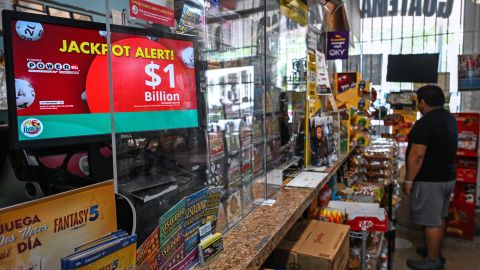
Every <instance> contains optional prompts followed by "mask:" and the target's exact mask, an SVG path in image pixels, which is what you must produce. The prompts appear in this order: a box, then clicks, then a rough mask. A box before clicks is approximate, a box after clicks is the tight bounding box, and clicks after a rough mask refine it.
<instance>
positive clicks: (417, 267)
mask: <svg viewBox="0 0 480 270" xmlns="http://www.w3.org/2000/svg"><path fill="white" fill-rule="evenodd" d="M407 266H408V267H410V268H411V269H414V270H444V268H443V264H442V262H441V261H432V260H430V259H429V258H423V259H421V260H412V259H408V260H407Z"/></svg>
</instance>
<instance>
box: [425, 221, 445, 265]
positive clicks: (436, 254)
mask: <svg viewBox="0 0 480 270" xmlns="http://www.w3.org/2000/svg"><path fill="white" fill-rule="evenodd" d="M444 235H445V223H442V225H441V226H438V227H425V242H426V244H427V245H426V247H427V256H428V258H429V259H431V260H434V261H438V260H440V251H441V249H442V243H443V237H444Z"/></svg>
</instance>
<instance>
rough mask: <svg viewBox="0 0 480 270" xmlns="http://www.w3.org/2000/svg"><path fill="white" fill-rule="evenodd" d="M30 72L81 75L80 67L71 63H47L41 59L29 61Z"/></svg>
mask: <svg viewBox="0 0 480 270" xmlns="http://www.w3.org/2000/svg"><path fill="white" fill-rule="evenodd" d="M27 68H28V72H33V73H53V74H74V75H77V74H79V73H80V70H79V68H78V65H76V64H69V63H58V62H57V63H54V62H45V61H43V60H39V59H27Z"/></svg>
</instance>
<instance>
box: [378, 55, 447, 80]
mask: <svg viewBox="0 0 480 270" xmlns="http://www.w3.org/2000/svg"><path fill="white" fill-rule="evenodd" d="M438 57H439V54H438V53H433V54H399V55H389V56H388V67H387V81H388V82H418V83H437V79H438Z"/></svg>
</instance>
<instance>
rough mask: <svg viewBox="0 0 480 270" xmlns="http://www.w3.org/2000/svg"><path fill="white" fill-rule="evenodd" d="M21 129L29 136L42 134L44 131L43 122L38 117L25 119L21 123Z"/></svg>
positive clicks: (33, 136)
mask: <svg viewBox="0 0 480 270" xmlns="http://www.w3.org/2000/svg"><path fill="white" fill-rule="evenodd" d="M20 131H21V132H22V134H23V135H25V136H27V137H29V138H35V137H38V136H40V134H42V132H43V124H42V122H41V121H40V120H38V119H36V118H28V119H25V120H24V121H23V122H22V124H21V125H20Z"/></svg>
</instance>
